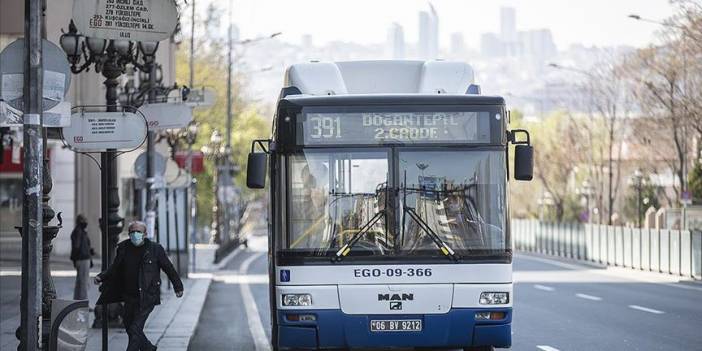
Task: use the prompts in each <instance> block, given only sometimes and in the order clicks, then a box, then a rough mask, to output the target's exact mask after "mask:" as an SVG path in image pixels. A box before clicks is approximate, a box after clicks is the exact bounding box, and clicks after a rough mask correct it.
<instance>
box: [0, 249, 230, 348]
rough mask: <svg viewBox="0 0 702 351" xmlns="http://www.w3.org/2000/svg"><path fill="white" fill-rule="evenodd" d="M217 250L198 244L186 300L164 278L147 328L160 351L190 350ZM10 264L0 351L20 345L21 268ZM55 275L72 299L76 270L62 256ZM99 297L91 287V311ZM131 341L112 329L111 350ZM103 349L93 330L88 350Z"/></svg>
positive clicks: (0, 305) (2, 280)
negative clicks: (16, 336)
mask: <svg viewBox="0 0 702 351" xmlns="http://www.w3.org/2000/svg"><path fill="white" fill-rule="evenodd" d="M215 248H216V246H214V245H197V248H196V252H197V254H196V259H197V262H196V270H197V271H196V273H194V274H190V277H189V279H184V280H183V284H184V286H185V294H184V296H183V297H182V298H180V299H178V298H176V297H175V294H174V293H173V290H172V289H169V288H168V285H169V284H168V283H167V278H166V277H165V275H164V276H163V277H162V278H163V280H164V284H163V293H162V295H161V300H162V301H161V305H159V306H157V307H156V308H155V309H154V311H153V312H152V314H151V316H149V319H148V321H147V323H146V328H145V332H146V335H147V336H148V338H149V340H151V342H153V343H154V344H156V345H157V346H159V349H160V350H167V351H171V350H173V351H179V350H187V348H188V343H189V342H190V338H191V337H192V334H193V333H194V331H195V327H196V326H197V322H198V320H199V318H200V312H201V310H202V307H203V305H204V303H205V298H206V297H207V292H208V289H209V286H210V282H211V280H212V272H213V271H215V270H218V269H219V265H214V264H213V261H214V251H215ZM191 252H192V250H191ZM235 252H236V251H235ZM10 265H12V263H10V264H7V262H6V265H0V287H1V288H0V350H14V349H16V348H17V344H18V342H17V340H16V339H15V336H14V332H15V329H16V328H17V326H18V325H19V319H20V314H19V312H20V311H19V296H20V271H19V267H10ZM191 268H192V266H191ZM98 271H99V268H98V265H96V267H94V268H93V269H91V276H95V274H97V272H98ZM52 273H53V274H52V275H53V277H54V284H55V286H56V292H57V296H58V298H60V299H71V298H72V297H73V284H74V281H75V271H74V270H73V267H72V266H70V263H67V262H64V260H63V259H62V258H60V257H56V258H55V260H54V257H52ZM98 294H99V293H98V290H97V287H96V286H95V285H92V284H91V285H90V289H89V291H88V298H89V301H90V307H91V308H93V307H94V304H95V301H97V297H98ZM93 319H94V313H93V312H92V311H91V313H90V324H91V325H92V322H93ZM127 341H128V339H127V334H126V333H125V332H124V329H121V328H120V329H110V330H109V344H108V345H109V350H115V351H122V350H125V349H126V347H127ZM101 346H102V333H101V330H100V329H90V330H89V337H88V346H87V350H101Z"/></svg>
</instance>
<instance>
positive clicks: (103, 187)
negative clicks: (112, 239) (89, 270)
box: [100, 152, 110, 351]
mask: <svg viewBox="0 0 702 351" xmlns="http://www.w3.org/2000/svg"><path fill="white" fill-rule="evenodd" d="M100 165H101V169H100V193H101V194H102V195H101V200H102V206H101V208H102V214H101V217H102V221H101V222H102V223H100V224H101V225H102V240H101V242H102V245H101V246H102V247H101V249H102V250H101V256H102V271H103V272H106V271H107V268H108V266H109V265H110V257H109V256H110V253H109V247H108V234H107V233H108V231H109V223H108V221H107V218H108V216H109V213H108V210H107V208H108V207H109V201H110V200H109V191H108V189H107V188H108V183H109V177H110V169H109V168H110V160H109V155H108V153H107V152H103V153H101V154H100ZM108 312H109V308H108V305H107V304H104V305H102V317H101V319H102V323H101V326H100V327H101V328H102V350H103V351H107V349H108V345H107V339H108V335H107V323H108V318H109V313H108Z"/></svg>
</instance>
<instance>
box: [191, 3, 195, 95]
mask: <svg viewBox="0 0 702 351" xmlns="http://www.w3.org/2000/svg"><path fill="white" fill-rule="evenodd" d="M190 1H192V3H191V4H190V6H192V9H191V10H192V12H191V14H190V88H193V87H194V86H195V0H190Z"/></svg>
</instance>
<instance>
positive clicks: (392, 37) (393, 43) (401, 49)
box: [387, 23, 405, 59]
mask: <svg viewBox="0 0 702 351" xmlns="http://www.w3.org/2000/svg"><path fill="white" fill-rule="evenodd" d="M387 51H388V57H390V58H393V59H404V58H405V33H404V29H403V28H402V26H401V25H399V24H398V23H393V24H391V25H390V28H388V38H387Z"/></svg>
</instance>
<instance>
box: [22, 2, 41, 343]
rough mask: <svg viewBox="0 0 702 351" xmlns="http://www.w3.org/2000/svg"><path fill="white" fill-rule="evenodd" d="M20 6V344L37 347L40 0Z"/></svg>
mask: <svg viewBox="0 0 702 351" xmlns="http://www.w3.org/2000/svg"><path fill="white" fill-rule="evenodd" d="M24 4H25V7H24V36H25V45H24V57H25V60H24V106H23V107H24V124H23V130H24V170H23V172H24V173H23V179H24V200H23V201H24V202H23V206H22V231H23V233H22V284H21V285H22V288H21V299H20V305H21V306H20V313H21V317H20V320H21V322H20V333H19V334H20V344H21V346H20V347H22V349H24V350H32V349H34V348H37V349H39V348H41V334H42V326H41V323H42V320H41V319H42V310H41V302H42V296H41V286H42V280H41V279H42V267H41V264H40V260H41V256H42V218H43V210H42V203H41V197H42V194H43V184H42V181H43V165H42V160H43V158H44V157H43V146H42V144H43V141H42V135H43V129H42V119H43V118H42V91H43V86H42V82H43V81H42V80H43V62H42V45H41V43H42V41H41V28H42V25H41V16H42V13H41V12H42V11H41V10H42V2H41V0H25V3H24Z"/></svg>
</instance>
